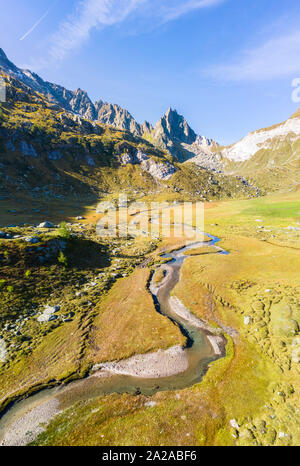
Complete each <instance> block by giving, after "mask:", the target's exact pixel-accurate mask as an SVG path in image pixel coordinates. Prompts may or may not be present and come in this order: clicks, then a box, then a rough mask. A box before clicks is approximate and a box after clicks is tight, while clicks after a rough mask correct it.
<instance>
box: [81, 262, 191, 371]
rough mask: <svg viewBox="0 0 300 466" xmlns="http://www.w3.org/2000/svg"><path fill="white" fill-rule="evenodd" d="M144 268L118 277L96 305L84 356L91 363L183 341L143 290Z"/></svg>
mask: <svg viewBox="0 0 300 466" xmlns="http://www.w3.org/2000/svg"><path fill="white" fill-rule="evenodd" d="M149 273H150V272H149V270H148V269H136V270H135V271H134V273H133V274H132V275H131V276H130V277H128V278H123V279H120V280H118V282H117V283H116V284H115V285H114V286H113V287H112V289H111V291H110V292H109V293H108V295H107V296H106V297H105V298H104V300H103V301H102V302H101V303H100V304H99V305H98V306H97V312H98V314H97V316H96V317H95V319H94V322H93V327H92V331H91V332H90V335H89V340H88V344H87V352H86V358H87V359H88V360H91V361H92V362H93V363H99V362H103V361H112V360H114V359H124V358H128V357H130V356H132V355H135V354H140V353H146V352H150V351H156V350H158V349H159V348H168V347H170V346H172V345H177V344H182V345H183V344H184V343H185V338H184V337H183V336H182V334H181V332H180V330H179V329H178V327H176V326H175V325H173V324H172V323H171V322H170V321H169V320H168V319H167V318H165V317H163V316H161V315H160V314H158V313H157V312H156V310H155V308H154V304H153V300H152V297H151V295H150V293H149V292H148V290H147V289H146V284H147V280H148V278H149Z"/></svg>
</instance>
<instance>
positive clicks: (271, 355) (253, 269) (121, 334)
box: [0, 192, 300, 445]
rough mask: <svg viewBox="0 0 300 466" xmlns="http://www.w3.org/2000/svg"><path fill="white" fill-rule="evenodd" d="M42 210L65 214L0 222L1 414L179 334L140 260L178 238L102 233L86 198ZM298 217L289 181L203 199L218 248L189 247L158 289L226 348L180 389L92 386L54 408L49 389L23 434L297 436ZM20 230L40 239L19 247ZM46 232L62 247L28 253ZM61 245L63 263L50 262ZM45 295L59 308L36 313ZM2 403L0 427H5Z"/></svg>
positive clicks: (137, 438)
mask: <svg viewBox="0 0 300 466" xmlns="http://www.w3.org/2000/svg"><path fill="white" fill-rule="evenodd" d="M56 209H57V210H55V208H54V207H53V209H52V216H51V215H49V220H51V221H53V222H58V221H61V220H63V219H64V220H66V221H68V222H70V225H69V226H68V227H67V229H66V228H65V227H60V228H59V229H58V228H54V229H43V228H37V229H34V228H33V227H32V226H30V225H28V226H26V225H25V226H22V227H14V228H1V230H2V229H3V230H4V231H5V232H8V233H10V234H14V235H15V236H16V235H20V236H21V239H18V238H15V239H0V255H1V268H0V286H1V289H0V305H1V311H0V319H1V320H0V377H1V385H0V407H1V409H2V411H3V410H4V409H5V408H6V407H9V406H10V404H11V403H12V402H13V401H14V400H16V399H18V398H19V397H22V396H24V395H29V394H30V393H34V392H37V391H39V390H41V388H43V387H45V388H49V387H53V386H55V385H60V384H61V383H63V384H65V383H67V382H69V381H71V380H72V379H78V378H81V377H84V376H86V375H87V374H88V373H90V371H91V368H92V367H93V366H94V365H95V364H102V363H107V362H111V361H115V360H125V359H127V358H130V357H132V356H136V355H140V354H147V353H153V352H156V351H157V350H159V349H162V350H168V349H169V348H171V347H174V346H176V345H177V346H179V347H181V346H184V345H185V344H186V337H185V336H184V335H183V334H182V332H181V331H180V328H179V327H178V326H177V325H174V324H173V323H172V322H171V321H170V320H169V319H167V318H166V317H164V316H163V315H161V314H159V313H158V312H156V309H155V306H154V302H153V299H152V297H151V294H150V293H149V291H148V288H147V285H148V283H149V277H150V275H151V273H152V270H154V269H155V267H156V266H157V265H159V264H162V263H163V262H164V261H165V259H164V258H163V257H162V253H163V252H165V251H169V250H171V249H172V250H175V249H176V248H179V247H181V246H182V245H183V244H184V242H185V238H177V239H176V238H173V239H171V238H170V239H164V240H163V241H158V240H155V239H148V238H144V237H139V238H136V239H134V238H132V239H118V240H117V239H116V240H113V241H112V240H109V241H108V240H104V239H101V238H99V237H98V236H97V235H96V233H95V227H94V225H95V222H96V220H97V218H98V217H99V216H97V214H96V212H95V210H94V207H93V206H90V207H89V208H86V209H83V208H82V206H81V207H80V211H77V213H76V214H75V213H74V212H73V211H72V209H71V208H70V210H68V209H67V208H66V207H65V209H64V208H63V207H62V206H60V207H56ZM61 210H65V213H64V214H60V215H61V216H58V212H59V211H61ZM50 214H51V212H50ZM75 215H80V216H83V217H85V218H83V219H78V220H77V219H76V218H75ZM15 216H16V217H15V219H14V223H16V224H17V223H18V222H20V221H28V222H30V223H38V219H39V220H40V221H41V218H40V214H38V213H37V214H36V217H34V216H33V217H31V218H30V219H28V220H27V219H24V216H23V220H21V219H20V218H18V217H17V214H15ZM1 222H2V225H3V224H5V222H3V221H2V220H1ZM299 222H300V202H299V192H294V193H289V194H285V195H281V196H279V195H273V196H268V197H263V198H257V199H251V200H245V201H226V202H225V201H224V202H215V203H214V202H211V203H207V204H206V210H205V228H204V230H205V231H206V232H207V233H210V234H212V235H215V236H218V237H220V238H221V242H220V243H218V245H219V246H220V247H221V248H223V249H225V250H227V251H229V252H230V254H229V255H221V254H216V253H213V252H215V251H211V250H210V249H209V247H207V246H205V247H203V248H199V249H196V250H195V251H194V253H193V255H192V256H190V257H187V258H186V260H185V261H184V263H183V266H182V268H181V271H180V280H179V282H178V283H177V284H176V286H175V288H174V289H173V291H172V295H173V297H174V298H177V299H179V300H180V301H181V303H183V305H184V306H185V307H186V308H187V309H188V310H189V311H190V312H191V313H192V314H193V316H195V317H197V318H199V319H201V321H203V322H205V323H206V325H208V326H210V327H211V328H215V329H216V330H217V331H218V332H219V333H221V334H223V335H224V336H225V338H226V341H227V345H226V355H225V356H224V357H222V358H220V359H218V360H217V361H214V362H212V363H210V367H209V369H208V371H207V373H206V374H205V375H204V377H203V379H202V380H201V381H200V382H198V383H196V384H194V385H193V386H191V387H187V388H183V389H181V390H177V389H176V390H164V391H158V392H157V393H155V394H152V395H151V394H149V395H146V394H142V393H139V391H136V392H135V393H122V394H118V393H112V394H107V395H101V396H97V394H96V392H95V396H93V397H90V398H86V399H84V398H81V399H79V401H78V402H77V403H75V404H74V405H72V406H71V407H68V408H67V409H64V408H65V406H66V405H64V400H63V399H61V400H60V406H59V407H58V409H59V411H61V412H60V414H58V415H57V416H56V417H54V418H53V419H52V420H51V421H50V423H49V424H48V425H47V426H46V425H45V426H42V427H41V426H40V427H39V430H38V431H37V432H36V433H39V435H38V436H37V437H36V438H34V436H32V435H31V434H30V432H27V431H26V432H24V430H26V429H27V427H24V426H23V434H24V435H25V439H26V438H27V439H28V442H26V443H29V442H32V443H33V444H35V445H299V444H300V416H299V414H300V412H299V409H300V403H299V401H300V396H299V386H300V384H299V382H300V366H299V364H300V333H299V327H300V277H299V268H300V224H299ZM6 224H7V222H6ZM24 236H29V237H33V236H39V239H40V241H39V243H37V244H28V243H27V244H25V245H24V241H22V238H23V237H24ZM206 239H207V238H206ZM57 241H63V242H65V246H64V247H63V249H62V246H61V244H60V245H59V246H58V249H55V248H54V249H53V248H52V249H51V251H52V256H51V254H50V257H49V258H48V259H47V261H45V262H44V259H43V260H40V259H39V258H40V257H43V255H44V252H43V251H42V250H41V249H39V250H38V249H37V248H41V247H43V245H44V246H45V245H46V247H48V248H49V244H50V245H52V244H55V245H56V244H57ZM53 242H54V243H53ZM51 247H52V246H51ZM28 248H29V249H28ZM61 249H62V252H63V256H64V257H65V260H66V261H67V262H66V263H64V262H63V261H57V257H59V256H60V252H61ZM29 256H30V257H29ZM60 257H61V256H60ZM156 280H157V283H158V284H159V283H160V281H161V280H163V276H159V275H158V276H157V277H156ZM45 305H49V306H59V309H57V310H55V312H54V315H55V316H56V317H55V318H54V319H53V320H50V321H49V322H44V323H41V322H39V321H38V320H37V317H38V316H39V315H40V314H41V313H42V311H43V309H44V307H45ZM1 342H2V346H1ZM1 361H2V364H1ZM137 384H138V382H137ZM158 385H159V380H158ZM51 409H52V408H51V406H50V407H49V412H50V411H51ZM9 412H10V410H8V411H7V412H6V414H5V413H4V416H3V417H2V419H0V427H2V428H3V426H4V427H5V428H7V424H5V422H4V421H5V419H6V416H8V415H9ZM38 415H40V414H38ZM41 420H42V421H43V422H44V421H47V420H48V417H47V416H46V418H45V419H41ZM1 423H2V424H1ZM21 429H22V427H21ZM28 430H30V429H29V428H28ZM26 434H27V437H26Z"/></svg>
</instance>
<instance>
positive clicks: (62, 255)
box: [57, 251, 68, 267]
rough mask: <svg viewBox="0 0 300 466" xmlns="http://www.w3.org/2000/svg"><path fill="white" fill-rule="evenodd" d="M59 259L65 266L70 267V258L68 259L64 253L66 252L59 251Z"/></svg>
mask: <svg viewBox="0 0 300 466" xmlns="http://www.w3.org/2000/svg"><path fill="white" fill-rule="evenodd" d="M57 260H58V262H59V263H60V264H62V265H63V266H64V267H68V259H67V257H66V256H65V255H64V253H63V252H62V251H60V252H59V255H58V258H57Z"/></svg>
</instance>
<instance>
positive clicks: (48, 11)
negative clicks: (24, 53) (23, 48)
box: [19, 0, 58, 40]
mask: <svg viewBox="0 0 300 466" xmlns="http://www.w3.org/2000/svg"><path fill="white" fill-rule="evenodd" d="M57 2H58V0H55V2H54V3H53V4H52V5H51V6H50V8H48V10H47V11H46V13H44V14H43V16H41V17H40V19H39V20H38V21H37V22H36V23H34V25H33V26H32V27H31V28H30V29H29V30H28V31H27V32H25V34H24V36H22V37H20V39H19V40H24V39H26V37H28V36H29V35H30V34H31V33H32V32H33V31H34V30H35V28H37V27H38V25H39V24H40V23H41V22H42V21H43V19H45V18H46V16H48V14H49V13H50V11H51V10H52V8H53V7H54V6H55V5H56V3H57Z"/></svg>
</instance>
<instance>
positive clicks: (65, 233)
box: [58, 222, 71, 239]
mask: <svg viewBox="0 0 300 466" xmlns="http://www.w3.org/2000/svg"><path fill="white" fill-rule="evenodd" d="M58 233H59V236H60V237H61V238H64V239H69V238H70V236H71V233H70V230H69V228H68V225H67V224H66V222H61V224H60V225H59V230H58Z"/></svg>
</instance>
